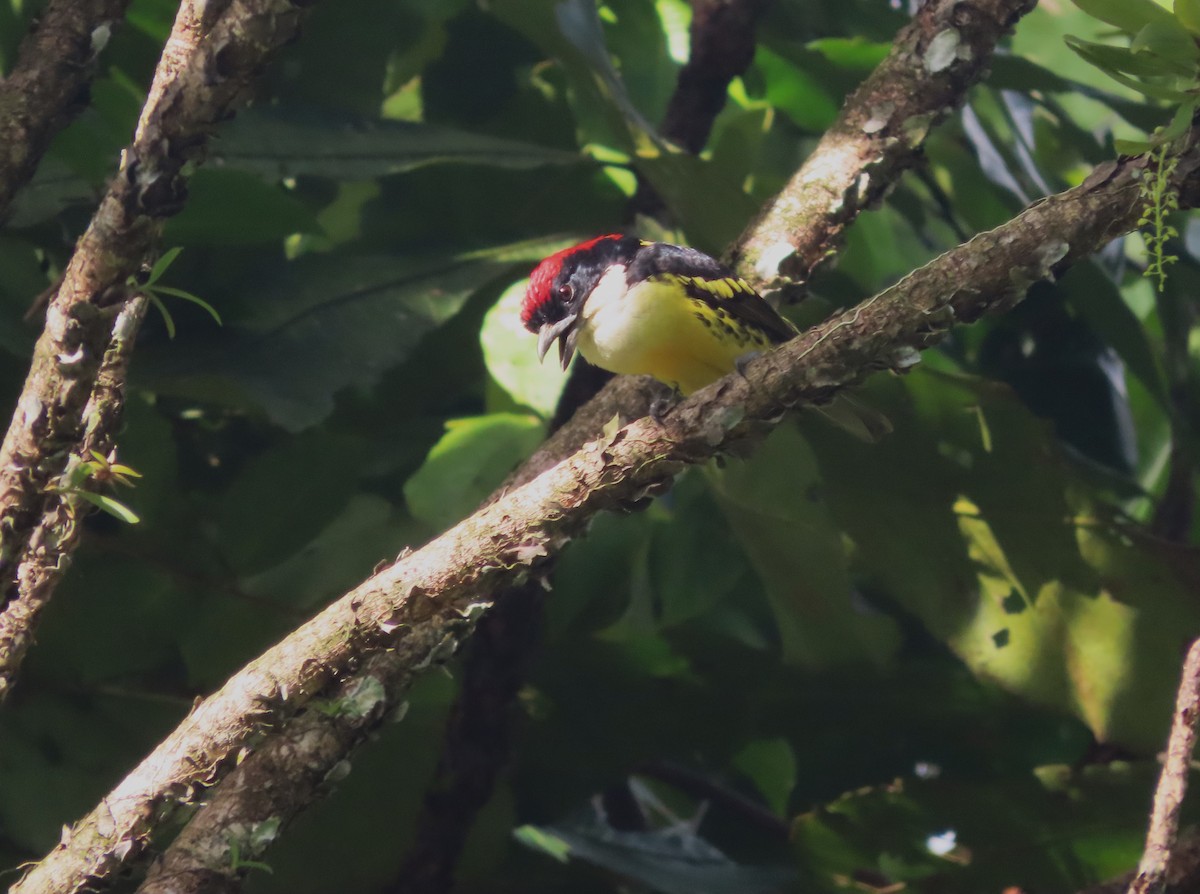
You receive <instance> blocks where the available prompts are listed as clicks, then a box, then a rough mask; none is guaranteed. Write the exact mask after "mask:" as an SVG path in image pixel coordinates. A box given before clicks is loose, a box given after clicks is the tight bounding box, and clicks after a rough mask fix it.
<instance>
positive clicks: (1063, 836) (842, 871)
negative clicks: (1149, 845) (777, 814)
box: [793, 763, 1157, 894]
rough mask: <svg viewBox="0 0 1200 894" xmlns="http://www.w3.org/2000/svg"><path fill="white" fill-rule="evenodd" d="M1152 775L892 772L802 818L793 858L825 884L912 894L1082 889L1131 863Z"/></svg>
mask: <svg viewBox="0 0 1200 894" xmlns="http://www.w3.org/2000/svg"><path fill="white" fill-rule="evenodd" d="M1156 775H1157V767H1156V765H1154V764H1153V763H1141V764H1134V765H1129V764H1121V763H1116V764H1112V765H1110V766H1092V767H1088V768H1086V769H1085V770H1082V771H1078V770H1071V769H1069V768H1067V767H1065V766H1058V767H1044V768H1041V769H1039V770H1038V771H1037V773H1036V774H1029V775H1010V776H1005V777H1000V778H996V777H989V778H986V779H984V780H968V779H960V778H943V779H937V780H932V781H919V780H913V779H905V780H897V781H896V782H894V783H892V784H890V785H887V786H880V787H876V788H870V789H863V790H860V791H856V792H853V793H850V794H847V795H845V796H843V797H842V798H840V799H838V800H837V801H834V802H832V803H831V804H828V805H826V806H824V807H820V808H818V809H817V810H815V811H813V812H811V813H807V814H805V815H803V816H801V817H799V818H798V819H797V820H796V822H795V824H794V826H793V842H794V849H795V854H796V858H797V861H798V862H799V864H800V865H801V867H802V869H803V871H805V872H806V873H811V878H810V884H811V885H812V889H813V890H816V891H822V892H824V891H830V892H832V891H844V890H846V889H845V888H844V887H843V886H842V885H841V884H839V881H838V880H839V879H844V878H853V877H858V876H860V875H868V876H869V877H873V878H879V879H880V886H882V885H884V884H889V883H890V884H896V885H899V884H903V886H904V889H905V890H906V891H912V892H914V894H927V892H933V891H938V892H946V894H968V892H972V894H973V892H979V891H999V890H1001V889H1006V888H1010V887H1011V888H1015V889H1019V890H1023V891H1037V890H1045V891H1074V890H1079V889H1082V888H1085V887H1089V886H1090V885H1093V884H1097V883H1099V882H1102V881H1107V880H1109V879H1111V878H1113V877H1114V876H1117V875H1120V874H1121V873H1123V872H1125V871H1127V870H1128V869H1131V868H1132V867H1133V866H1134V865H1135V864H1136V863H1137V860H1138V857H1139V856H1140V853H1141V842H1142V836H1143V834H1144V824H1145V808H1146V798H1147V795H1146V792H1147V791H1149V790H1150V789H1152V788H1153V786H1154V779H1155V776H1156ZM948 847H949V848H951V849H950V850H949V851H948V852H944V851H943V849H944V848H948ZM942 853H945V855H944V856H943V855H941V854H942Z"/></svg>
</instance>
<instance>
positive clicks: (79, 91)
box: [0, 0, 129, 219]
mask: <svg viewBox="0 0 1200 894" xmlns="http://www.w3.org/2000/svg"><path fill="white" fill-rule="evenodd" d="M127 6H129V0H51V2H50V3H49V4H47V6H46V8H45V10H43V11H42V14H41V17H40V18H39V19H38V21H37V22H36V23H35V24H34V26H33V27H32V28H31V29H30V31H29V33H28V34H27V35H26V36H25V39H24V40H22V41H21V47H20V49H19V50H18V52H17V62H16V65H14V66H13V70H12V71H11V72H9V74H8V77H6V78H4V80H3V81H0V219H3V217H4V215H5V213H6V212H7V211H8V208H9V206H10V205H11V204H12V200H13V198H14V197H15V196H16V194H17V191H18V190H20V188H21V187H22V186H24V185H25V184H26V183H28V182H29V179H30V178H31V177H32V176H33V172H34V170H35V169H36V168H37V165H38V162H39V161H40V160H41V157H42V155H44V154H45V152H46V149H47V148H48V147H49V146H50V141H51V140H52V139H53V138H54V135H55V134H57V133H58V132H59V131H60V130H62V129H63V128H64V127H66V126H67V124H69V123H70V121H71V119H72V118H74V117H75V116H76V115H77V114H79V112H81V111H82V110H83V109H84V108H85V107H86V106H87V97H88V86H89V85H90V84H91V81H92V78H93V77H94V76H95V74H96V60H97V59H98V58H99V56H100V53H101V51H102V50H103V49H104V46H105V44H107V43H108V38H109V36H110V35H111V34H112V31H113V29H114V28H115V27H116V26H117V25H118V24H119V23H120V21H121V19H122V18H124V16H125V8H126V7H127Z"/></svg>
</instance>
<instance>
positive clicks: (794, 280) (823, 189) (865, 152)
mask: <svg viewBox="0 0 1200 894" xmlns="http://www.w3.org/2000/svg"><path fill="white" fill-rule="evenodd" d="M1036 2H1037V0H1017V2H1014V0H975V2H969V3H945V2H930V3H925V4H924V5H923V6H922V7H921V9H920V10H919V11H918V12H917V14H916V15H915V16H914V17H913V20H912V22H911V23H910V24H909V25H907V26H906V27H905V28H904V29H903V31H901V33H900V35H899V36H898V37H897V39H896V41H895V43H893V45H892V51H891V53H889V54H888V57H887V58H886V59H885V60H884V61H883V62H881V63H880V64H879V65H878V66H877V67H876V68H875V70H874V71H873V72H872V73H871V76H870V77H868V78H867V79H866V80H865V81H864V82H863V83H862V84H861V85H860V86H859V88H858V89H857V90H855V91H854V93H853V94H852V95H851V96H850V97H849V98H848V99H847V100H846V103H845V106H844V108H843V111H842V114H840V115H839V116H838V118H837V120H836V121H835V122H834V123H833V126H832V127H830V128H829V130H828V131H826V132H825V135H824V136H823V137H822V138H821V142H820V143H819V144H818V145H817V148H816V149H815V150H814V151H813V158H812V159H810V161H809V162H808V163H806V164H805V165H804V166H803V167H802V168H801V169H800V170H799V171H798V172H797V173H796V175H795V176H794V177H792V179H791V180H790V181H789V182H788V184H787V186H785V187H784V189H783V191H782V192H781V193H780V194H779V195H778V196H776V197H775V199H774V200H773V201H772V202H771V204H770V205H768V206H767V207H766V208H765V209H764V210H763V212H762V213H761V214H760V215H759V217H758V218H757V219H756V220H754V221H752V222H751V223H750V225H749V226H748V227H747V228H746V231H745V233H743V234H742V237H741V238H740V239H739V240H738V242H737V244H736V245H735V246H734V247H733V250H732V252H731V253H730V255H731V258H732V260H733V262H734V264H735V266H736V267H737V269H738V271H739V272H740V273H742V275H743V276H746V277H747V278H748V279H750V280H751V282H753V283H754V284H755V285H756V286H758V287H759V288H760V290H763V291H770V290H774V289H780V288H784V287H792V288H793V289H794V288H795V287H796V286H801V285H802V284H803V283H804V282H805V281H806V280H807V279H808V277H809V276H811V274H812V272H813V270H814V269H815V268H816V267H817V266H818V265H819V264H820V263H821V262H822V261H823V260H824V259H825V258H827V257H829V256H830V254H831V253H832V252H833V249H834V248H835V246H836V245H837V244H838V242H839V241H840V239H841V237H842V234H843V233H844V232H845V230H846V227H847V226H848V225H849V224H850V222H851V221H853V220H854V218H855V217H856V216H857V214H858V213H859V212H860V211H862V210H863V209H865V208H869V207H870V206H871V205H873V204H875V203H877V202H880V201H882V200H883V198H884V196H885V195H886V194H887V192H888V191H889V190H890V189H892V188H893V187H894V186H895V184H896V182H897V181H898V180H899V178H900V174H901V173H903V172H904V171H905V170H906V169H908V168H910V167H912V166H913V165H914V164H916V162H917V161H918V159H919V158H920V157H921V151H922V148H923V147H924V145H925V138H926V136H927V135H928V134H929V131H930V130H931V129H932V127H933V126H934V125H935V124H937V123H938V122H940V121H941V120H942V119H943V118H945V117H946V116H947V115H949V114H950V113H951V112H953V111H954V110H955V109H957V108H958V107H959V106H960V105H962V103H963V100H964V99H965V98H966V92H967V88H968V87H969V86H970V85H972V84H974V83H975V82H976V81H977V80H979V78H980V77H982V76H983V74H984V72H985V70H986V69H987V66H988V63H989V62H990V61H991V58H992V53H993V51H994V50H995V47H996V40H997V38H998V37H999V36H1000V35H1001V34H1004V33H1005V32H1007V31H1008V30H1009V29H1010V28H1011V27H1012V26H1013V25H1014V24H1016V22H1017V20H1018V19H1019V18H1020V17H1021V16H1023V15H1024V14H1025V13H1027V12H1029V11H1030V10H1031V9H1033V7H1034V6H1035V5H1036Z"/></svg>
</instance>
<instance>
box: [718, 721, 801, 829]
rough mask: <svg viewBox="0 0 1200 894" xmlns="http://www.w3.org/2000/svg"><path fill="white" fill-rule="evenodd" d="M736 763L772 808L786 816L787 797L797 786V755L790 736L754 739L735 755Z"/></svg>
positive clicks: (734, 763) (734, 761) (734, 762)
mask: <svg viewBox="0 0 1200 894" xmlns="http://www.w3.org/2000/svg"><path fill="white" fill-rule="evenodd" d="M733 765H734V766H735V767H737V769H739V770H741V771H742V772H743V773H745V774H746V775H747V776H749V777H750V778H751V779H752V780H753V781H754V785H755V787H756V788H757V789H758V790H759V792H761V793H762V795H763V797H764V798H765V799H766V801H767V803H768V804H770V805H771V809H772V810H774V811H775V812H776V813H777V814H779V815H780V816H785V815H787V809H788V799H789V797H790V796H791V794H792V789H793V788H794V787H795V785H796V756H795V754H794V753H793V752H792V746H791V743H789V742H788V741H787V739H760V740H758V741H754V742H751V743H750V744H749V745H747V746H746V747H745V748H743V749H742V750H741V751H740V752H738V754H737V755H736V756H735V757H734V759H733Z"/></svg>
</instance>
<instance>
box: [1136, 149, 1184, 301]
mask: <svg viewBox="0 0 1200 894" xmlns="http://www.w3.org/2000/svg"><path fill="white" fill-rule="evenodd" d="M1170 148H1171V146H1170V143H1169V142H1168V141H1165V140H1164V141H1163V142H1162V143H1160V144H1159V145H1158V146H1156V147H1155V148H1154V149H1152V150H1151V152H1150V155H1149V159H1150V164H1149V165H1148V166H1147V167H1146V170H1145V171H1144V172H1143V174H1142V182H1141V198H1142V201H1143V203H1144V204H1143V206H1142V217H1141V219H1140V220H1139V221H1138V227H1139V228H1144V229H1143V230H1142V233H1143V238H1144V239H1145V240H1146V249H1147V251H1148V252H1149V255H1150V263H1149V264H1147V265H1146V272H1145V274H1144V275H1145V276H1146V277H1147V278H1149V279H1156V280H1158V290H1159V291H1160V292H1161V291H1162V290H1163V289H1164V288H1166V285H1167V265H1168V264H1174V263H1175V262H1177V261H1178V260H1179V258H1178V257H1177V256H1175V255H1170V254H1167V252H1166V244H1167V240H1168V239H1174V238H1175V237H1177V236H1178V235H1179V230H1177V229H1176V228H1175V227H1173V226H1171V225H1170V224H1169V223H1167V216H1168V215H1169V214H1170V213H1171V212H1172V211H1178V210H1179V193H1178V191H1176V189H1175V188H1174V187H1173V186H1172V185H1171V175H1172V174H1173V173H1174V172H1175V166H1176V165H1177V164H1179V156H1177V155H1174V154H1172V153H1171V151H1170Z"/></svg>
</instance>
